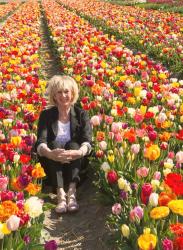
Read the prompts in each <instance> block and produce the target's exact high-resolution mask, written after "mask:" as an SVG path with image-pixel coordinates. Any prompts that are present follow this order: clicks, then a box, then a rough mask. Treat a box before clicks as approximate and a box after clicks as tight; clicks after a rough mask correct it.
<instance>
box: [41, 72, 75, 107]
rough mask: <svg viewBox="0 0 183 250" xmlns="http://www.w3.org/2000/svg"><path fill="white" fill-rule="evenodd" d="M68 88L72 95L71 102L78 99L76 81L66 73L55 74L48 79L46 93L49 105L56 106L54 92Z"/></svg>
mask: <svg viewBox="0 0 183 250" xmlns="http://www.w3.org/2000/svg"><path fill="white" fill-rule="evenodd" d="M65 89H69V90H71V92H72V95H73V101H72V104H74V103H76V102H77V100H78V95H79V90H78V85H77V83H76V81H75V80H74V79H73V78H72V77H70V76H67V75H55V76H53V77H52V78H51V79H50V80H49V81H48V87H47V91H46V93H47V95H48V101H49V105H53V106H57V103H56V101H55V98H54V97H55V94H56V93H57V92H58V91H60V90H65Z"/></svg>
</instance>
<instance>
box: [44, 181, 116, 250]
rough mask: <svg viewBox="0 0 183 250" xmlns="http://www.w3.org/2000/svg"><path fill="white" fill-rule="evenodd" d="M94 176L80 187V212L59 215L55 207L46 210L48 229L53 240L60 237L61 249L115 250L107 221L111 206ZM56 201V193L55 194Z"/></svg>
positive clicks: (46, 225)
mask: <svg viewBox="0 0 183 250" xmlns="http://www.w3.org/2000/svg"><path fill="white" fill-rule="evenodd" d="M96 193H97V191H96V188H95V187H94V185H93V184H92V180H91V179H89V178H88V179H87V180H85V181H84V183H83V184H82V185H81V186H80V187H79V188H78V192H77V200H78V203H79V206H80V207H79V211H77V212H75V213H66V214H62V215H59V214H57V213H56V212H55V211H54V209H52V210H51V211H47V212H46V218H45V222H44V225H45V229H46V230H47V231H48V232H49V233H50V235H51V239H50V240H56V242H57V244H58V249H60V250H66V249H68V250H69V249H74V250H76V249H77V250H79V249H82V250H94V249H95V250H102V249H104V250H109V249H110V250H114V247H111V246H110V245H111V244H110V242H109V240H110V238H111V235H110V233H109V230H108V228H107V226H106V225H105V221H106V218H107V215H109V213H110V210H111V206H104V205H102V204H101V203H100V202H99V200H98V199H97V198H96V197H97V194H96ZM50 197H51V198H52V202H53V203H56V195H53V194H51V195H50Z"/></svg>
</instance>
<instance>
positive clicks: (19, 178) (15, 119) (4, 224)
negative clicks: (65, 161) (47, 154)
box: [0, 1, 56, 250]
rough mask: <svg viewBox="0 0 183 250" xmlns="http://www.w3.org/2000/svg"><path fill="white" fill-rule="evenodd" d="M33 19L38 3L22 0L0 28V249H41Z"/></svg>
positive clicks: (40, 103)
mask: <svg viewBox="0 0 183 250" xmlns="http://www.w3.org/2000/svg"><path fill="white" fill-rule="evenodd" d="M39 20H40V10H39V5H38V3H37V2H36V1H28V2H27V3H25V4H23V5H22V6H21V7H20V8H19V10H18V11H17V12H16V13H15V14H13V15H12V16H11V17H9V18H8V20H7V21H6V22H5V23H4V25H3V26H2V27H1V29H0V118H1V121H0V198H1V201H0V248H1V249H2V250H3V249H6V250H10V249H20V250H25V249H34V250H35V249H36V250H38V249H40V250H41V249H44V246H43V244H40V243H41V242H40V236H41V231H42V229H43V219H44V210H45V209H46V206H47V205H46V204H43V200H42V199H40V198H39V196H40V194H41V182H42V181H41V179H42V178H43V177H44V176H45V173H44V170H43V168H42V167H41V166H40V164H38V163H36V162H35V161H34V160H33V159H32V158H31V149H32V145H33V143H34V142H35V139H36V136H35V133H36V122H37V119H38V115H39V112H40V111H41V110H42V108H43V107H44V106H45V103H46V102H45V99H44V98H43V97H42V93H43V92H44V91H45V85H46V82H45V81H43V80H41V79H39V71H40V67H41V64H40V62H39V55H38V50H39V48H40V45H41V41H40V34H39V25H40V24H39ZM45 249H48V248H45ZM49 249H50V248H49ZM54 249H56V248H54Z"/></svg>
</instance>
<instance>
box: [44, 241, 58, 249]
mask: <svg viewBox="0 0 183 250" xmlns="http://www.w3.org/2000/svg"><path fill="white" fill-rule="evenodd" d="M57 247H58V245H57V243H56V241H55V240H50V241H47V242H46V244H45V245H44V249H45V250H57Z"/></svg>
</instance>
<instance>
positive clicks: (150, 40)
mask: <svg viewBox="0 0 183 250" xmlns="http://www.w3.org/2000/svg"><path fill="white" fill-rule="evenodd" d="M60 2H61V3H63V4H65V5H66V6H69V7H70V8H73V9H76V10H77V11H79V12H81V14H84V15H85V16H89V17H91V18H92V19H93V20H94V21H96V20H95V19H96V18H97V19H99V20H102V21H104V22H103V24H102V23H101V24H100V25H103V26H104V29H105V26H106V25H107V26H109V27H111V28H113V29H114V30H116V31H118V32H119V33H120V35H121V38H122V39H123V41H124V42H125V44H126V45H127V46H131V47H134V48H136V49H138V50H141V51H145V52H146V53H147V54H149V55H151V56H154V57H155V58H157V59H159V60H161V62H163V63H165V64H166V65H168V66H169V67H170V69H171V70H172V71H173V72H177V73H178V72H179V73H183V72H182V69H183V47H182V43H183V17H182V16H181V15H179V14H178V13H176V14H173V13H172V14H171V13H169V12H160V11H158V10H144V9H141V8H138V7H131V6H116V5H112V4H110V3H104V2H97V1H85V2H84V4H83V2H82V1H80V0H77V1H67V0H62V1H60Z"/></svg>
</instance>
